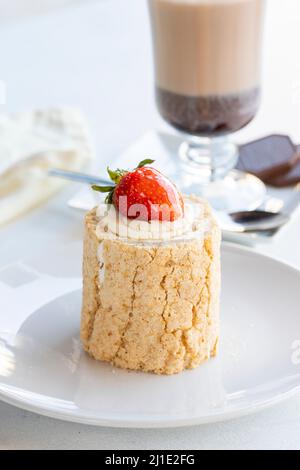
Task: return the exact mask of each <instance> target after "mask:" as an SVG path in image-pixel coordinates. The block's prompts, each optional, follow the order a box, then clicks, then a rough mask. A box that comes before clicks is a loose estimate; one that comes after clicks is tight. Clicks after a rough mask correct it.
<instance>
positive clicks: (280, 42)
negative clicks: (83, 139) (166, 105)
mask: <svg viewBox="0 0 300 470" xmlns="http://www.w3.org/2000/svg"><path fill="white" fill-rule="evenodd" d="M70 6H72V8H69V7H70ZM0 8H1V19H0V55H1V69H0V80H1V89H2V92H1V95H2V104H1V108H0V109H1V111H5V112H9V111H21V110H27V109H32V108H39V107H40V108H46V107H49V106H53V105H61V104H67V105H76V106H78V107H80V108H82V109H83V111H84V112H85V113H86V115H87V117H88V119H89V122H90V125H91V127H92V130H93V132H94V137H95V140H96V145H97V157H98V159H99V162H101V163H100V164H101V167H102V166H103V168H104V167H105V165H106V163H107V162H108V161H110V160H111V159H113V158H114V157H115V156H116V155H117V154H118V152H120V151H121V150H123V149H124V148H126V147H127V146H128V145H129V144H130V143H131V142H132V141H133V140H134V139H136V138H137V137H138V136H140V135H141V134H142V133H143V132H144V131H145V130H147V129H149V128H153V127H157V126H158V125H160V123H161V122H162V121H161V120H160V118H159V117H158V114H157V111H156V108H155V105H154V100H153V70H152V56H151V54H152V53H151V43H150V29H149V24H148V17H147V8H146V2H144V1H143V0H94V1H87V0H85V1H79V0H77V1H76V0H74V1H72V0H44V1H43V2H37V1H33V0H7V1H6V0H0ZM299 24H300V2H299V0H285V2H283V1H282V0H269V5H268V14H267V25H266V35H265V46H264V50H265V53H264V84H263V85H264V86H263V103H262V106H261V108H260V111H259V114H258V116H257V118H256V119H255V120H254V121H253V122H252V123H251V124H250V125H249V126H247V127H246V129H244V130H242V131H241V132H239V133H237V135H236V138H237V139H238V140H240V141H245V140H247V139H249V138H250V137H257V136H259V135H265V134H266V133H268V132H286V133H288V134H290V135H291V136H292V137H293V139H294V140H295V142H299V143H300V129H299V115H300V63H299V60H298V57H297V48H298V44H299V42H300V28H299ZM4 87H5V91H6V93H5V94H6V96H5V100H4V99H3V88H4ZM3 101H5V102H3ZM102 163H103V165H102Z"/></svg>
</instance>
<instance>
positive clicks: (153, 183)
mask: <svg viewBox="0 0 300 470" xmlns="http://www.w3.org/2000/svg"><path fill="white" fill-rule="evenodd" d="M152 163H153V161H151V160H145V161H143V162H141V163H140V165H139V166H138V167H137V168H136V169H134V170H133V171H123V170H116V171H111V170H110V169H108V173H109V176H110V178H111V180H112V185H111V186H108V187H104V188H102V187H98V186H94V187H93V189H94V190H96V191H100V192H107V197H106V199H105V202H103V204H100V205H99V206H98V207H96V208H95V209H93V210H92V211H91V212H89V213H88V214H87V215H86V219H85V239H84V260H83V306H82V315H81V339H82V343H83V346H84V349H85V350H86V351H87V352H88V353H89V354H90V355H91V356H92V357H93V358H95V359H97V360H101V361H107V362H110V363H111V364H113V365H115V366H117V367H121V368H124V369H133V370H142V371H146V372H154V373H157V374H174V373H178V372H181V371H182V370H184V369H193V368H195V367H197V366H199V365H200V364H201V363H202V362H204V361H205V360H207V359H209V358H210V357H212V356H215V355H216V352H217V345H218V340H219V295H220V238H221V237H220V230H219V228H218V226H217V225H216V223H215V221H214V219H213V217H212V215H211V211H210V208H209V206H208V205H207V203H206V202H204V201H203V200H201V199H199V198H197V197H193V196H188V197H183V196H182V195H181V194H180V192H179V191H178V190H177V188H176V187H175V185H174V184H173V183H172V182H171V181H169V180H168V179H167V178H166V177H165V176H163V175H162V174H161V173H160V172H158V171H157V170H156V169H154V168H152V167H151V166H149V164H150V165H151V164H152Z"/></svg>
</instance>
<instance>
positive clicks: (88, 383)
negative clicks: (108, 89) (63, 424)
mask: <svg viewBox="0 0 300 470" xmlns="http://www.w3.org/2000/svg"><path fill="white" fill-rule="evenodd" d="M53 256H54V259H55V263H56V265H57V266H60V265H61V264H62V263H65V264H69V257H67V256H65V258H64V259H63V260H62V259H61V256H60V254H58V256H57V255H55V252H54V253H53ZM69 256H72V257H74V256H76V251H75V252H74V253H69ZM54 259H53V261H54ZM40 262H41V263H43V264H46V263H47V254H45V255H44V259H40ZM222 272H223V279H222V286H223V294H222V303H221V305H222V309H221V313H222V339H221V344H220V351H219V354H218V356H217V358H215V359H211V360H210V361H208V362H206V363H205V364H203V365H202V366H201V367H199V368H197V369H195V370H193V371H185V372H183V373H182V374H177V375H174V376H171V377H163V376H156V375H153V374H145V373H141V372H133V371H131V372H129V371H124V370H120V369H116V368H114V367H112V366H111V365H109V364H101V363H99V362H96V361H94V360H93V359H91V358H89V357H88V356H87V355H86V354H85V353H84V351H83V350H82V347H81V343H80V338H79V321H80V319H79V309H80V305H81V298H82V292H81V288H80V289H78V286H80V284H81V280H80V278H78V280H77V281H76V280H75V279H70V280H69V279H68V278H65V279H56V278H52V277H50V276H46V275H43V276H42V277H41V278H39V277H38V276H37V275H36V273H35V272H34V271H33V270H30V269H28V268H27V269H25V267H24V266H20V265H17V266H11V267H10V268H9V269H8V270H6V271H2V272H1V271H0V310H1V311H3V310H4V309H5V306H6V309H7V310H6V313H7V315H6V316H4V317H2V318H1V319H0V399H2V400H4V401H6V402H7V403H10V404H15V405H17V406H19V407H21V408H25V409H27V410H30V411H36V412H40V413H41V414H43V415H46V416H51V417H54V418H60V419H64V420H67V421H74V422H78V423H85V424H94V425H103V426H114V427H117V426H119V427H125V428H126V427H130V428H132V427H139V428H152V427H158V428H160V427H178V426H186V425H192V424H203V423H210V422H219V421H224V420H228V419H232V418H234V417H238V416H243V415H246V414H251V413H254V412H257V411H259V410H261V409H263V408H265V407H267V406H270V405H274V404H277V403H279V402H280V401H282V400H284V399H287V398H289V397H290V396H292V395H293V394H295V393H296V392H299V391H300V370H299V366H300V341H299V344H298V343H297V338H295V331H298V330H300V317H299V311H298V303H297V299H298V289H299V283H300V271H298V270H295V269H293V268H290V267H288V266H286V265H284V264H282V263H280V262H277V261H275V260H273V259H271V258H267V257H264V256H262V255H260V254H254V253H252V252H251V251H249V250H246V249H243V248H240V247H238V246H230V245H223V250H222ZM257 273H259V275H258V274H257ZM28 276H29V277H28ZM58 289H59V290H58ZM74 289H75V290H74ZM35 293H36V294H35ZM55 293H56V295H57V297H55ZM274 293H275V294H274ZM48 299H49V300H48ZM283 311H286V315H285V325H286V328H285V329H284V330H283V328H282V312H283ZM120 391H122V393H120Z"/></svg>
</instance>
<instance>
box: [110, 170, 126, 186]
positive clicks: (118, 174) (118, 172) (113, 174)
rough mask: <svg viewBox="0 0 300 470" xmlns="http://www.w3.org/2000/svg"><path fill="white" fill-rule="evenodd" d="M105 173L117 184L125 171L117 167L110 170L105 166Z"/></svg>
mask: <svg viewBox="0 0 300 470" xmlns="http://www.w3.org/2000/svg"><path fill="white" fill-rule="evenodd" d="M107 173H108V175H109V177H110V179H111V180H112V181H113V182H114V183H116V184H118V183H119V182H120V180H121V178H122V176H124V175H125V173H126V171H125V170H120V169H119V168H118V169H117V170H115V171H113V170H111V169H110V168H109V167H107Z"/></svg>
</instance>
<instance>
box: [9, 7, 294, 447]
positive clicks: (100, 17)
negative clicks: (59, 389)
mask: <svg viewBox="0 0 300 470" xmlns="http://www.w3.org/2000/svg"><path fill="white" fill-rule="evenodd" d="M269 3H270V6H271V9H270V12H269V19H268V40H267V44H268V48H267V51H268V54H267V55H266V58H265V99H264V104H263V107H262V109H261V112H260V113H259V116H258V118H257V119H256V120H255V122H254V123H253V124H251V125H250V126H249V128H248V129H245V130H244V131H243V132H241V133H240V135H239V139H240V140H241V141H242V140H243V139H246V138H247V139H248V138H250V137H255V136H258V135H263V134H265V133H267V132H269V131H279V132H288V133H290V134H291V135H292V136H293V137H294V138H295V139H296V138H297V137H298V141H300V129H299V115H300V94H299V91H300V68H299V63H298V61H297V60H296V59H295V55H294V53H295V48H296V45H297V44H299V41H300V29H299V23H300V4H299V1H298V0H286V1H285V3H284V9H283V8H282V0H270V2H269ZM145 15H146V14H145V7H144V2H142V1H141V0H126V1H125V0H103V1H100V0H99V1H98V2H97V3H91V4H88V5H84V6H76V7H72V8H71V9H68V10H64V11H61V12H59V13H55V14H54V13H52V14H49V15H48V16H47V17H40V18H35V19H33V20H28V21H27V22H26V23H25V22H24V23H22V24H21V23H20V24H18V25H11V26H6V27H4V26H3V27H2V30H1V31H0V39H1V40H0V52H1V58H2V59H1V77H0V79H2V80H4V81H5V82H6V84H7V103H6V105H5V106H2V109H3V110H5V111H12V110H13V111H19V110H22V109H27V108H34V107H40V106H44V107H47V106H52V105H55V104H69V105H73V104H75V105H78V106H80V107H82V108H83V110H84V111H86V113H87V115H88V117H89V118H90V122H91V125H92V129H93V131H94V132H95V135H96V138H97V145H98V157H99V159H100V158H101V159H102V163H101V164H99V171H100V170H101V171H103V170H104V168H105V165H106V164H107V163H108V162H111V161H112V159H113V157H114V156H115V155H116V154H117V153H118V152H120V151H122V150H123V149H124V148H126V147H127V146H128V145H129V144H130V143H131V142H132V141H133V140H134V139H136V138H137V137H138V136H140V135H141V134H142V133H143V132H145V131H146V130H147V129H149V128H151V127H153V126H154V125H155V124H156V123H157V118H156V113H155V108H154V104H153V97H152V72H151V70H152V69H151V65H150V59H151V55H150V41H149V36H148V34H149V32H148V26H147V25H146V16H145ZM53 32H55V34H53ZM8 51H9V53H8ZM128 164H130V162H128ZM76 189H78V187H75V186H72V187H70V188H69V190H68V191H66V192H65V193H64V194H62V195H61V196H59V197H57V198H55V199H54V200H53V201H52V202H51V203H49V204H48V205H47V206H46V207H44V208H43V209H40V210H36V211H34V212H33V213H32V214H31V215H30V216H28V217H27V218H26V219H24V220H23V221H20V222H18V223H17V224H14V225H12V226H11V227H9V228H7V229H6V230H5V232H1V233H0V243H1V244H0V246H1V265H3V264H5V263H9V262H12V261H14V260H19V259H23V260H26V257H27V256H28V254H27V252H28V251H30V250H31V251H32V252H34V253H35V256H36V265H37V267H39V269H43V267H42V266H39V254H40V253H43V252H44V251H45V250H48V251H50V252H51V249H53V247H54V246H55V245H56V244H58V245H59V246H61V244H64V245H63V247H62V248H60V249H61V253H62V256H63V254H64V252H65V250H68V249H69V247H70V246H72V245H73V244H74V243H77V244H78V246H80V243H81V237H82V220H81V217H80V215H79V214H78V213H75V212H74V213H73V212H70V210H69V209H67V207H66V206H65V205H63V203H64V202H66V201H67V199H68V198H69V197H70V195H71V194H73V192H75V190H76ZM299 230H300V219H299V221H298V223H295V224H294V226H293V227H291V229H290V230H289V231H288V232H287V233H286V235H285V238H284V239H281V240H278V242H276V243H275V244H274V245H272V246H268V247H264V248H260V250H262V251H264V252H268V253H269V254H272V255H275V256H277V257H280V258H282V259H284V260H286V261H287V262H289V263H292V264H294V265H295V266H297V267H299V268H300V248H299ZM4 240H5V244H3V243H2V242H3V241H4ZM29 242H30V243H29ZM79 251H80V250H79ZM80 264H81V259H80V253H78V258H77V259H76V260H74V262H73V264H72V265H71V266H65V267H64V270H63V271H61V270H60V272H57V270H56V266H55V264H54V263H51V256H49V261H48V263H47V270H50V271H51V272H52V273H55V274H57V275H59V276H64V275H65V276H70V275H72V273H73V272H75V271H76V270H80ZM295 335H298V337H299V339H300V331H299V332H295ZM0 418H1V423H0V448H5V449H6V448H7V449H8V448H9V449H13V448H74V449H75V448H99V449H110V448H118V449H135V448H147V449H149V448H162V449H172V448H173V449H181V448H182V449H184V448H185V449H188V448H196V449H197V448H198V449H214V448H223V449H224V448H225V449H232V448H242V449H246V448H250V449H251V448H258V449H261V448H270V449H276V448H281V449H287V448H297V449H299V448H300V442H299V434H300V396H298V397H296V398H293V399H291V400H290V401H288V402H287V403H284V404H281V405H278V406H277V407H275V408H272V409H270V410H266V411H264V412H262V413H261V414H258V415H254V416H252V417H247V418H242V419H239V420H234V421H232V422H228V423H223V424H213V425H212V424H211V425H204V426H200V427H195V428H191V429H177V430H169V429H168V430H161V431H157V430H148V431H142V430H117V429H104V428H103V429H96V428H91V427H89V426H84V425H75V424H70V423H62V422H58V421H55V420H53V419H48V418H43V417H40V416H37V415H34V414H31V413H28V412H24V411H20V410H18V409H15V408H13V407H11V406H8V405H5V404H0Z"/></svg>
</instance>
